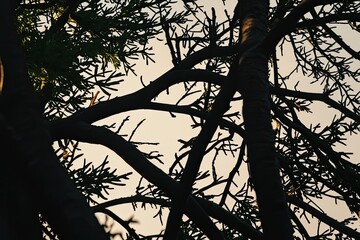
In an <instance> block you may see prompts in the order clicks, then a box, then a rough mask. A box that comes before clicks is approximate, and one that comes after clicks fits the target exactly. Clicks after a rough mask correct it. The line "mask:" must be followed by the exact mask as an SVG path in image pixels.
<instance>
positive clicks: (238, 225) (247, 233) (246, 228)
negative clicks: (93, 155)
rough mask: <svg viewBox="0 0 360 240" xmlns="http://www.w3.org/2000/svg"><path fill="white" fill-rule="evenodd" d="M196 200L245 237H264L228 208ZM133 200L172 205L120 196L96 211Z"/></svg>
mask: <svg viewBox="0 0 360 240" xmlns="http://www.w3.org/2000/svg"><path fill="white" fill-rule="evenodd" d="M194 199H195V201H197V202H198V203H199V204H200V205H201V206H202V207H203V208H204V209H205V210H206V212H207V213H208V214H209V215H210V216H211V217H213V218H215V219H217V220H219V221H220V222H222V223H224V224H225V225H227V226H228V227H230V228H232V229H235V230H236V231H238V232H240V233H241V234H243V236H244V237H248V238H250V239H252V240H258V239H259V240H260V239H262V236H263V235H262V233H261V232H260V231H258V230H256V229H255V228H253V227H252V226H250V225H248V224H247V223H246V222H244V221H243V220H242V219H240V218H238V217H237V216H235V215H233V214H231V213H230V212H228V211H227V210H225V209H223V208H221V207H220V206H219V205H217V204H215V203H212V202H210V201H208V200H206V199H202V198H199V197H194ZM132 202H142V203H150V204H157V205H161V206H164V207H170V206H171V203H170V202H169V201H167V200H165V199H156V198H151V197H146V196H140V195H135V196H131V197H125V198H118V199H114V200H110V201H107V202H104V203H101V204H98V205H97V206H94V207H93V209H94V211H99V210H100V209H102V208H107V207H112V206H116V205H118V204H126V203H132ZM189 211H191V208H189V206H187V207H186V208H185V212H186V214H188V212H189Z"/></svg>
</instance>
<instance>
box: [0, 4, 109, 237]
mask: <svg viewBox="0 0 360 240" xmlns="http://www.w3.org/2000/svg"><path fill="white" fill-rule="evenodd" d="M13 3H14V2H13V1H11V0H6V1H2V4H1V8H0V31H1V33H2V37H1V39H0V56H1V59H2V62H3V65H4V76H5V77H4V88H3V92H2V95H1V99H0V101H1V102H0V103H1V105H0V112H1V114H2V115H3V116H4V119H5V120H4V121H6V122H7V124H8V128H9V129H10V131H9V137H8V138H7V139H6V140H7V141H6V142H8V146H9V147H8V148H5V145H4V144H5V143H4V142H5V140H2V142H1V146H0V147H1V150H2V152H4V153H5V154H4V155H5V158H2V161H4V162H3V166H6V167H8V169H5V171H8V172H9V173H11V176H13V177H15V178H16V179H17V181H15V182H14V181H13V179H11V178H9V179H5V180H6V184H8V186H10V187H16V186H18V187H19V189H16V190H15V189H10V190H11V191H10V192H8V193H7V195H6V198H7V200H4V201H2V203H5V204H7V203H8V204H10V203H12V202H15V203H16V202H18V203H19V204H18V205H17V206H16V204H12V205H13V207H15V206H16V207H20V209H21V208H24V209H25V210H28V212H30V213H27V214H26V216H27V217H29V218H26V219H27V220H26V221H27V223H24V224H25V225H26V224H29V226H30V225H31V224H34V223H33V222H32V221H34V218H36V217H38V212H41V214H42V215H43V216H44V217H45V219H46V220H47V221H48V222H49V223H50V225H51V227H52V228H53V229H54V230H55V232H56V233H57V234H58V235H59V237H60V239H64V240H79V239H87V240H89V239H93V240H102V239H103V240H105V239H107V237H106V234H105V232H104V230H103V229H101V227H100V226H99V224H98V222H97V220H96V218H95V216H94V214H93V212H92V211H91V209H90V208H89V206H88V205H87V203H86V201H85V198H84V197H83V196H82V195H81V194H80V193H79V192H78V190H77V189H76V186H75V184H74V183H73V182H72V181H71V180H70V178H69V177H68V176H67V173H66V171H65V169H64V168H63V167H62V166H61V164H60V162H59V160H58V158H57V156H56V155H55V153H54V151H53V149H52V146H51V145H52V142H51V137H50V134H49V132H48V129H47V127H46V124H45V122H44V120H43V119H42V112H41V107H40V103H39V100H38V99H37V96H36V94H35V92H34V89H33V86H32V84H31V81H30V78H29V76H28V74H27V67H26V62H25V56H24V53H23V52H22V49H21V45H20V40H19V37H18V36H17V30H16V26H15V16H14V6H13ZM9 161H12V162H9ZM12 192H14V194H15V195H12ZM24 197H25V198H26V199H29V200H31V203H32V204H34V205H31V206H30V204H28V205H24V204H26V203H24V202H23V201H22V199H20V198H24ZM14 205H15V206H14ZM6 207H7V208H11V207H12V206H11V204H10V205H8V206H5V208H6ZM29 207H30V208H31V209H28V208H29ZM11 209H12V210H13V211H15V209H13V208H11ZM15 216H16V215H15ZM21 217H22V215H21V213H19V215H17V218H18V219H13V220H14V221H16V222H9V221H10V220H9V219H4V218H3V219H1V220H2V222H1V223H2V224H5V227H6V224H7V226H12V228H13V229H16V228H17V226H16V225H15V224H17V222H21V221H22V220H23V219H22V218H21ZM37 220H38V219H37ZM4 221H5V222H6V223H4ZM5 227H4V226H1V228H0V229H2V228H5ZM16 230H17V231H23V229H21V230H19V229H16ZM29 231H31V234H30V233H29V234H28V235H27V236H33V235H36V234H39V233H40V234H41V232H40V231H39V229H29ZM36 232H37V233H36ZM8 236H9V237H11V238H10V239H25V238H21V237H19V236H15V235H14V234H13V232H11V233H9V234H8ZM38 238H39V239H40V238H41V236H38ZM32 239H33V238H32Z"/></svg>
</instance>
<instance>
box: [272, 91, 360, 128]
mask: <svg viewBox="0 0 360 240" xmlns="http://www.w3.org/2000/svg"><path fill="white" fill-rule="evenodd" d="M270 92H271V93H272V94H275V95H281V96H291V97H295V98H302V99H307V100H317V101H322V102H324V103H326V104H328V105H329V106H331V107H333V108H334V109H337V110H339V111H340V112H342V113H343V114H344V115H345V116H347V117H348V118H351V119H353V120H354V121H355V122H358V123H360V116H359V115H357V114H356V113H354V112H352V111H350V110H349V109H347V108H346V107H344V106H343V105H341V104H340V103H338V102H335V101H334V100H332V99H331V98H330V97H329V95H328V94H326V93H310V92H301V91H294V90H290V89H283V88H279V87H270Z"/></svg>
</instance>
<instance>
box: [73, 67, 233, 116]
mask: <svg viewBox="0 0 360 240" xmlns="http://www.w3.org/2000/svg"><path fill="white" fill-rule="evenodd" d="M225 79H226V77H225V76H222V75H219V74H216V73H213V72H210V71H206V70H170V71H168V72H167V73H165V74H164V75H162V76H161V77H159V78H158V79H156V80H155V81H153V82H152V83H150V84H149V85H148V86H146V87H144V88H142V89H140V90H138V91H136V92H134V93H131V94H128V95H125V96H121V97H117V98H114V99H112V100H109V101H106V102H102V103H99V104H96V105H94V106H92V107H90V108H86V109H84V110H81V111H79V112H77V113H75V114H74V115H72V116H70V117H69V118H68V119H73V120H74V119H76V120H81V121H84V122H87V123H92V122H95V121H98V120H101V119H104V118H107V117H109V116H112V115H114V114H117V113H121V112H123V111H127V110H130V109H131V110H133V109H140V108H143V107H144V105H145V104H147V103H150V102H151V100H152V99H153V98H155V97H156V96H157V95H158V94H160V93H161V92H162V91H164V90H166V89H167V88H169V87H170V86H172V85H175V84H177V83H180V82H183V81H207V82H210V83H214V84H219V85H221V84H222V82H223V81H224V80H225Z"/></svg>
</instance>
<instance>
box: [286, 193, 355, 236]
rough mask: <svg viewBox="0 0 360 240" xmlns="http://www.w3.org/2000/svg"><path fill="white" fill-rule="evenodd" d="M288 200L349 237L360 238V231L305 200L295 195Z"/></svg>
mask: <svg viewBox="0 0 360 240" xmlns="http://www.w3.org/2000/svg"><path fill="white" fill-rule="evenodd" d="M288 201H289V202H290V203H291V204H294V205H296V206H298V207H300V208H302V209H304V210H305V211H307V212H309V213H310V214H311V215H313V216H315V217H316V218H318V219H319V220H320V221H322V222H324V223H326V224H328V225H330V226H331V227H333V228H335V229H336V230H338V231H339V232H341V233H345V234H346V235H348V236H349V237H353V238H354V239H360V233H359V232H357V231H355V230H353V229H351V228H349V227H347V226H346V225H344V224H342V223H340V222H338V221H336V220H335V219H333V218H331V217H329V216H327V215H326V214H325V213H322V212H320V211H319V210H317V209H315V208H314V207H312V206H310V205H309V204H306V203H305V202H303V201H301V200H299V199H297V198H295V197H288Z"/></svg>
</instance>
